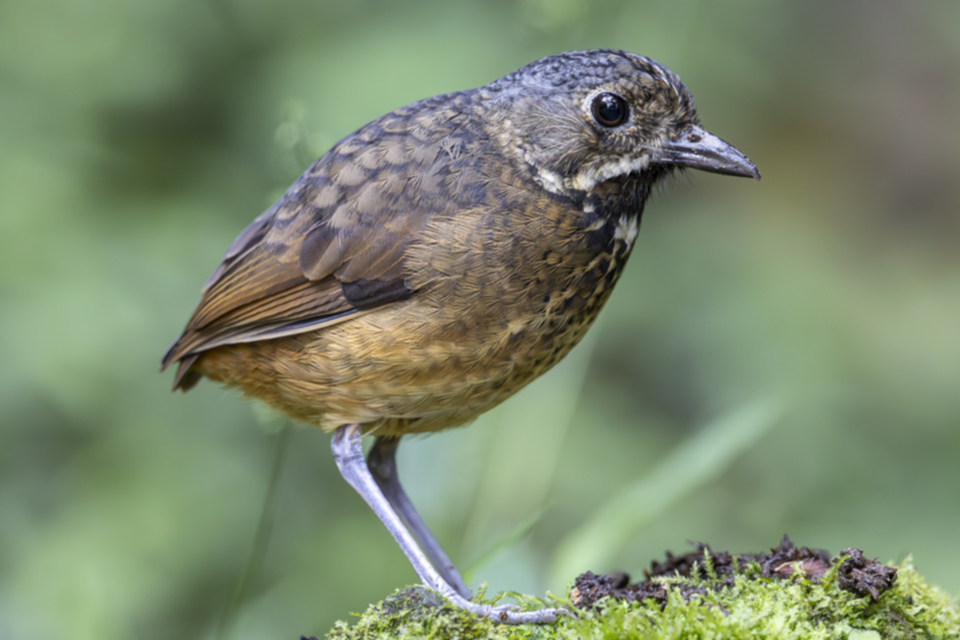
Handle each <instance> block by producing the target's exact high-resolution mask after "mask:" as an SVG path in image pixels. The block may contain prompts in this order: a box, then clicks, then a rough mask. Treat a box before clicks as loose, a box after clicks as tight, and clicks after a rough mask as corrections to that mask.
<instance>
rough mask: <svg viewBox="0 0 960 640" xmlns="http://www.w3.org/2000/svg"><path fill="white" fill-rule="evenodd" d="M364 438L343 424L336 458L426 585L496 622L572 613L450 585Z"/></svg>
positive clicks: (333, 442) (529, 620)
mask: <svg viewBox="0 0 960 640" xmlns="http://www.w3.org/2000/svg"><path fill="white" fill-rule="evenodd" d="M361 438H362V436H361V435H360V428H359V426H358V425H344V426H342V427H339V428H338V429H337V431H336V433H334V434H333V439H332V440H331V442H330V448H331V450H332V451H333V459H334V460H336V462H337V467H339V469H340V474H341V475H342V476H343V479H344V480H346V481H347V482H348V483H349V484H350V486H351V487H353V488H354V489H355V490H356V492H357V493H359V494H360V496H361V497H362V498H363V499H364V500H365V501H366V502H367V504H368V505H370V508H371V509H373V512H374V513H375V514H377V517H378V518H380V522H382V523H383V525H384V526H385V527H386V528H387V531H389V532H390V535H392V536H393V539H394V540H396V541H397V544H398V545H400V549H401V550H402V551H403V553H404V555H406V556H407V560H409V561H410V564H411V565H413V570H414V571H416V572H417V575H418V576H419V577H420V580H421V582H423V584H424V585H425V586H427V587H429V588H430V589H433V590H434V591H436V592H437V593H439V594H440V595H441V596H443V597H444V598H446V599H447V600H448V601H449V602H450V604H452V605H454V606H456V607H460V608H461V609H466V610H467V611H470V612H471V613H474V614H476V615H478V616H482V617H484V618H490V619H491V620H494V621H495V622H503V623H506V624H526V623H548V622H554V621H556V619H557V616H558V615H570V612H569V611H567V610H566V609H540V610H539V611H516V610H515V607H514V606H513V605H503V606H499V607H493V606H491V605H488V604H484V605H480V604H477V603H475V602H470V601H469V600H467V599H466V598H464V597H463V596H461V595H460V594H459V593H457V591H456V589H454V588H453V587H452V586H450V585H449V584H447V582H446V581H445V580H444V579H443V578H441V577H440V574H439V573H437V571H436V569H434V568H433V566H432V565H431V564H430V561H429V560H427V557H426V556H425V555H424V554H423V551H421V550H420V547H418V546H417V543H416V542H415V541H414V539H413V536H411V535H410V532H409V531H407V529H406V527H404V526H403V522H401V521H400V517H399V516H397V514H396V513H395V512H394V511H393V509H392V508H391V507H390V503H389V502H387V499H386V498H385V497H384V496H383V493H381V491H380V487H378V486H377V482H376V481H375V480H374V479H373V476H372V475H371V474H370V469H368V468H367V463H366V461H365V460H364V459H363V448H362V447H361V446H360V440H361Z"/></svg>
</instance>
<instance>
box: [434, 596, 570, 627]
mask: <svg viewBox="0 0 960 640" xmlns="http://www.w3.org/2000/svg"><path fill="white" fill-rule="evenodd" d="M445 597H446V599H447V601H448V602H450V604H452V605H454V606H455V607H459V608H461V609H466V610H467V611H469V612H470V613H473V614H474V615H477V616H480V617H481V618H489V619H490V620H493V621H494V622H499V623H501V624H552V623H554V622H556V621H557V618H559V617H561V616H570V617H574V613H573V612H572V611H570V610H569V609H555V608H550V607H548V608H545V609H537V610H536V611H519V610H518V609H519V608H518V607H517V605H515V604H502V605H499V606H493V605H489V604H477V603H476V602H471V601H470V600H467V599H465V598H462V597H460V596H459V595H455V594H451V595H446V596H445Z"/></svg>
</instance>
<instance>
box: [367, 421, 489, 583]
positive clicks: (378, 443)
mask: <svg viewBox="0 0 960 640" xmlns="http://www.w3.org/2000/svg"><path fill="white" fill-rule="evenodd" d="M399 446H400V438H389V437H386V436H378V437H377V438H376V440H374V441H373V448H372V449H370V453H368V454H367V467H368V468H369V469H370V473H371V474H373V479H374V480H375V481H376V483H377V486H379V487H380V491H382V492H383V495H384V497H385V498H386V499H387V502H389V503H390V506H391V507H393V510H394V511H395V512H396V514H397V515H398V516H400V520H402V521H403V524H405V525H406V527H407V530H408V531H409V532H410V533H412V534H413V537H414V538H416V539H417V542H419V543H420V548H421V549H423V552H424V553H426V554H427V557H428V558H430V562H432V563H433V566H434V568H435V569H436V570H437V571H438V572H439V573H440V575H441V577H443V579H444V580H445V581H446V582H447V584H449V585H450V586H451V587H453V588H454V589H455V590H456V591H457V593H459V594H460V595H461V596H463V597H464V598H467V599H468V600H469V599H470V597H471V595H472V594H471V593H470V587H468V586H467V583H466V582H464V581H463V578H461V577H460V572H458V571H457V568H456V567H454V566H453V563H452V562H450V558H449V557H447V554H446V553H444V551H443V548H442V547H441V546H440V543H439V542H437V539H436V538H434V537H433V534H432V533H430V529H428V528H427V525H426V524H424V522H423V520H421V519H420V514H418V513H417V510H416V509H414V507H413V503H411V502H410V498H408V497H407V493H406V492H405V491H404V490H403V487H402V486H401V485H400V476H399V475H397V448H398V447H399Z"/></svg>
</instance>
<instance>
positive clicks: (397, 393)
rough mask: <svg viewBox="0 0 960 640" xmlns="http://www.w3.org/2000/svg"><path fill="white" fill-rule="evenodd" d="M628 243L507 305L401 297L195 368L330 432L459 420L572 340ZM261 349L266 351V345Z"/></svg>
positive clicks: (401, 430)
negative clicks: (468, 309) (461, 305)
mask: <svg viewBox="0 0 960 640" xmlns="http://www.w3.org/2000/svg"><path fill="white" fill-rule="evenodd" d="M628 250H629V247H619V246H618V247H615V248H613V247H612V248H611V251H610V252H609V253H608V252H603V253H601V254H600V255H597V257H596V258H595V259H594V260H592V261H590V262H589V263H588V264H587V265H585V267H584V268H582V269H579V270H578V271H577V273H576V274H574V275H573V276H571V277H570V278H569V280H568V281H567V282H565V283H562V284H559V285H558V283H555V282H554V283H540V284H539V285H531V286H529V287H528V288H527V290H526V291H525V292H524V296H523V297H522V298H520V299H517V300H515V301H514V302H513V304H510V305H503V304H497V303H496V301H495V298H496V297H497V296H498V295H500V294H498V292H497V291H496V287H494V288H493V290H492V291H490V292H488V294H489V295H491V296H492V297H491V300H490V301H489V302H488V303H487V304H486V306H484V305H482V304H481V305H476V304H473V307H474V309H475V311H474V312H473V313H464V312H463V310H461V309H458V308H457V304H456V301H451V300H450V299H449V297H446V300H445V303H444V304H442V305H439V304H437V305H430V304H429V298H426V300H425V299H424V298H417V299H411V300H408V301H406V302H400V303H394V304H392V305H388V306H386V307H382V308H380V309H376V310H374V311H371V312H369V313H366V314H364V315H361V316H359V317H356V318H355V319H352V320H350V321H347V322H343V323H341V324H338V325H335V326H332V327H329V328H326V329H323V330H321V331H317V332H313V333H306V334H301V335H295V336H289V337H285V338H278V339H275V340H270V341H265V342H261V343H258V344H257V346H256V348H252V347H251V346H250V345H243V344H239V345H229V346H224V347H219V348H216V349H213V350H211V351H209V352H206V353H205V354H203V356H202V357H201V359H200V360H198V362H197V364H196V366H197V368H198V369H199V371H200V372H202V373H203V374H204V375H206V376H208V377H210V378H212V379H214V380H217V381H219V382H223V383H226V384H228V385H230V386H233V387H239V388H240V389H241V390H242V391H243V392H244V393H245V395H248V396H252V397H256V398H260V399H261V400H263V401H265V402H266V403H267V404H269V405H272V406H274V407H275V408H277V409H279V410H281V411H283V412H284V413H286V414H287V415H288V416H290V417H291V418H293V419H295V420H298V421H301V422H306V423H309V424H313V425H316V426H320V427H322V428H323V429H325V430H332V429H335V428H336V427H338V426H340V425H343V424H362V425H364V429H365V431H368V432H376V433H378V434H393V435H402V434H407V433H421V432H428V431H439V430H442V429H447V428H451V427H456V426H459V425H462V424H464V423H467V422H469V421H471V420H473V419H474V418H476V417H477V416H479V415H480V414H481V413H483V412H485V411H487V410H489V409H491V408H493V407H494V406H496V405H497V404H499V403H501V402H503V401H504V400H506V399H507V398H508V397H510V396H511V395H513V394H514V393H516V392H517V391H519V390H520V389H521V388H523V387H524V386H526V385H527V384H528V383H529V382H531V381H533V380H534V379H535V378H537V377H538V376H540V375H541V374H543V373H544V372H546V371H547V370H548V369H550V368H551V367H552V366H553V365H554V364H556V363H557V362H559V361H560V359H562V358H563V357H564V356H565V355H567V353H569V352H570V350H571V349H572V348H573V347H574V346H575V345H576V344H577V343H578V342H579V341H580V340H581V338H583V336H584V334H585V333H586V331H587V329H588V328H589V327H590V325H591V324H592V323H593V320H594V319H595V318H596V316H597V314H598V313H599V311H600V309H601V308H602V306H603V304H604V303H605V302H606V300H607V298H608V297H609V295H610V292H611V291H612V288H613V284H614V282H615V281H616V278H617V276H618V275H619V273H620V270H621V268H622V265H623V263H624V261H625V259H626V254H627V253H628ZM267 347H269V348H267Z"/></svg>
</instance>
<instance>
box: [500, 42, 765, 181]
mask: <svg viewBox="0 0 960 640" xmlns="http://www.w3.org/2000/svg"><path fill="white" fill-rule="evenodd" d="M481 95H482V97H483V99H484V101H485V102H486V103H488V104H492V105H493V106H496V107H497V108H496V109H495V110H494V112H496V113H497V114H499V116H500V119H501V121H500V122H498V123H497V126H498V130H499V131H500V132H502V133H501V141H502V142H503V143H504V144H505V145H507V146H511V147H513V148H514V149H515V150H516V152H517V153H518V154H519V155H520V157H521V159H522V160H523V161H525V162H527V163H528V164H530V165H531V166H532V167H533V168H534V169H535V170H536V175H537V178H538V180H539V181H540V182H541V183H542V184H543V186H544V187H545V188H546V189H548V190H550V191H553V192H556V193H569V192H572V191H579V192H587V193H589V192H590V191H592V190H593V189H594V188H595V187H596V186H597V185H598V184H600V183H603V182H605V181H607V180H611V179H615V178H619V177H622V176H628V175H630V174H637V175H640V176H646V177H648V178H649V180H650V181H651V182H652V181H654V180H656V179H657V178H659V177H661V176H663V175H666V174H668V173H669V172H670V171H671V170H673V169H674V168H676V167H689V168H693V169H701V170H704V171H712V172H715V173H723V174H727V175H734V176H744V177H753V178H759V177H760V173H759V172H758V171H757V168H756V167H755V166H754V165H753V163H752V162H750V160H748V159H747V157H746V156H745V155H743V154H742V153H741V152H740V151H738V150H737V149H736V148H735V147H733V146H732V145H730V144H728V143H726V142H724V141H723V140H721V139H720V138H718V137H716V136H714V135H712V134H711V133H708V132H707V131H705V130H704V129H703V128H702V127H700V125H699V118H698V117H697V112H696V105H695V104H694V101H693V96H691V95H690V92H689V91H687V88H686V87H684V86H683V84H682V83H681V82H680V78H678V77H677V76H676V75H675V74H674V73H673V72H672V71H670V70H669V69H667V68H666V67H664V66H663V65H661V64H659V63H657V62H655V61H653V60H651V59H649V58H645V57H643V56H639V55H636V54H634V53H629V52H626V51H616V50H606V49H604V50H593V51H574V52H570V53H563V54H560V55H555V56H550V57H548V58H543V59H542V60H538V61H537V62H534V63H532V64H529V65H527V66H526V67H523V68H522V69H519V70H517V71H515V72H513V73H511V74H509V75H507V76H505V77H503V78H501V79H499V80H497V81H496V82H493V83H491V84H490V85H488V86H487V87H484V88H483V89H482V90H481Z"/></svg>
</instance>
